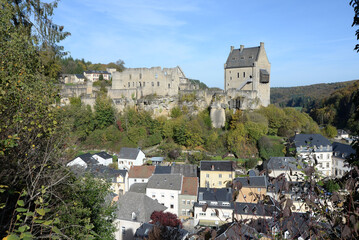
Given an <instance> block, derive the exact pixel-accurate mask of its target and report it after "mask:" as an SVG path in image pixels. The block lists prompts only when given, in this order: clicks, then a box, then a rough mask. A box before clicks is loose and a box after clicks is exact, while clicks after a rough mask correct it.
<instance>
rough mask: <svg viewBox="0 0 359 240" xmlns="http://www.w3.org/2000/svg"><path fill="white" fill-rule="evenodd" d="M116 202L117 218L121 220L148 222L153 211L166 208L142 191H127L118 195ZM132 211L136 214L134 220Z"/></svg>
mask: <svg viewBox="0 0 359 240" xmlns="http://www.w3.org/2000/svg"><path fill="white" fill-rule="evenodd" d="M117 202H118V205H117V206H118V208H117V212H116V213H117V218H118V219H121V220H130V221H137V222H149V221H150V220H151V219H150V217H151V214H152V213H153V212H154V211H164V210H166V209H167V208H166V207H165V206H163V205H162V204H160V203H158V201H157V200H153V199H152V198H150V197H148V196H146V194H143V193H135V192H127V193H125V195H123V196H119V200H118V201H117ZM132 213H135V215H136V219H135V220H134V219H133V218H132V215H133V214H132Z"/></svg>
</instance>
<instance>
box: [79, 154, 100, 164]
mask: <svg viewBox="0 0 359 240" xmlns="http://www.w3.org/2000/svg"><path fill="white" fill-rule="evenodd" d="M76 158H81V159H82V160H83V161H84V162H85V163H87V164H97V163H98V162H97V160H96V159H94V158H93V157H92V154H91V153H85V154H82V155H80V156H77V157H76ZM76 158H75V159H76ZM75 159H74V160H75Z"/></svg>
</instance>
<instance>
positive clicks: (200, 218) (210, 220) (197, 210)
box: [194, 206, 233, 226]
mask: <svg viewBox="0 0 359 240" xmlns="http://www.w3.org/2000/svg"><path fill="white" fill-rule="evenodd" d="M216 209H217V210H218V216H217V215H216ZM232 216H233V209H229V208H221V207H207V209H206V211H205V212H203V210H202V206H198V207H194V219H195V225H196V224H198V223H199V224H201V222H202V224H204V225H209V226H216V225H218V226H220V225H223V224H225V223H227V222H232Z"/></svg>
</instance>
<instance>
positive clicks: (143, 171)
mask: <svg viewBox="0 0 359 240" xmlns="http://www.w3.org/2000/svg"><path fill="white" fill-rule="evenodd" d="M155 168H156V167H155V166H147V165H143V166H131V168H130V171H129V172H128V178H149V177H151V176H152V174H153V172H154V171H155Z"/></svg>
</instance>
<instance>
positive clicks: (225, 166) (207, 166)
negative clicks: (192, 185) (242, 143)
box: [200, 161, 234, 171]
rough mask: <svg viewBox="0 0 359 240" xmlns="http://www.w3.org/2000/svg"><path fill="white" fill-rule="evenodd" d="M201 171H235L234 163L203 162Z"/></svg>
mask: <svg viewBox="0 0 359 240" xmlns="http://www.w3.org/2000/svg"><path fill="white" fill-rule="evenodd" d="M200 169H201V171H234V167H233V162H232V161H201V164H200Z"/></svg>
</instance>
